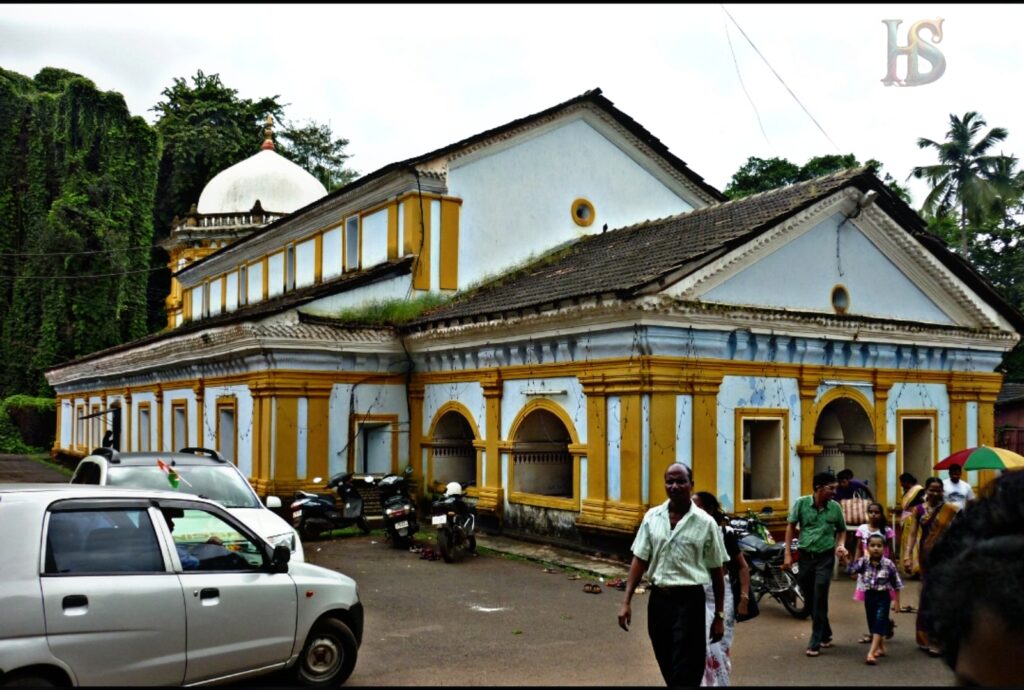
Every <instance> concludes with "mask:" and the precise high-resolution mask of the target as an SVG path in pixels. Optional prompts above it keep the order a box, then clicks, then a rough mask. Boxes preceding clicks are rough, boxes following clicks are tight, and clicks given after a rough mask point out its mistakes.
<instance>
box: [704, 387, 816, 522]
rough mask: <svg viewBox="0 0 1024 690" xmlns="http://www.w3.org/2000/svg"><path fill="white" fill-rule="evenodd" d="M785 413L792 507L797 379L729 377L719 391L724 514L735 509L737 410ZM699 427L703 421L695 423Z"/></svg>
mask: <svg viewBox="0 0 1024 690" xmlns="http://www.w3.org/2000/svg"><path fill="white" fill-rule="evenodd" d="M738 407H756V408H770V409H785V410H787V412H788V416H789V429H788V437H787V444H788V445H787V448H786V451H785V457H784V458H783V459H782V462H783V466H784V467H788V468H789V494H788V496H787V497H786V498H787V500H788V501H789V503H790V504H792V503H793V501H795V500H796V499H797V498H799V497H800V456H799V455H797V453H796V446H797V443H799V441H800V392H799V388H798V386H797V381H796V380H795V379H786V378H777V377H760V376H726V377H724V378H723V379H722V385H721V387H719V389H718V419H717V422H718V444H717V451H718V500H719V502H720V503H721V504H722V510H725V511H727V512H728V511H731V510H734V509H735V507H736V496H735V493H734V492H735V490H736V408H738ZM696 423H697V424H700V423H701V422H700V420H699V419H698V420H696Z"/></svg>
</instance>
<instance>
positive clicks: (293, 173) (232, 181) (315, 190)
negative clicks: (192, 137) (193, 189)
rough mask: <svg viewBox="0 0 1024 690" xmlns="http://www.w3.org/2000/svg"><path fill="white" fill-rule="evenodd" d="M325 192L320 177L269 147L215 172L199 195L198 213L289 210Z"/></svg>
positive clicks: (309, 201)
mask: <svg viewBox="0 0 1024 690" xmlns="http://www.w3.org/2000/svg"><path fill="white" fill-rule="evenodd" d="M325 194H327V190H326V189H325V188H324V186H323V185H322V184H320V182H319V180H317V179H316V178H315V177H313V176H312V175H310V174H309V173H308V172H306V171H305V170H303V169H302V168H301V167H299V166H298V165H296V164H295V163H292V162H291V161H290V160H288V159H287V158H285V157H283V156H281V155H279V154H277V153H275V152H274V151H273V150H271V149H263V150H262V151H260V152H259V153H257V154H256V155H255V156H249V157H248V158H246V159H245V160H244V161H241V162H239V163H235V164H234V165H232V166H231V167H230V168H227V169H226V170H222V171H220V172H219V173H217V174H216V175H215V176H214V178H213V179H212V180H210V181H209V182H208V183H207V185H206V187H204V188H203V193H202V194H200V195H199V204H198V206H197V210H198V211H199V213H245V212H247V211H250V210H252V207H253V204H255V203H256V200H257V199H258V200H259V202H260V206H262V207H263V210H264V211H271V212H274V213H291V212H292V211H295V210H297V209H300V208H302V207H303V206H305V205H306V204H308V203H311V202H313V201H316V200H317V199H319V198H320V197H322V196H324V195H325Z"/></svg>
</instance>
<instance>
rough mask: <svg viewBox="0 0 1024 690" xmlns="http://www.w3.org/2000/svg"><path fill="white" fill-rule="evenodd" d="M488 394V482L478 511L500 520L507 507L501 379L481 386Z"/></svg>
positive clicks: (486, 449)
mask: <svg viewBox="0 0 1024 690" xmlns="http://www.w3.org/2000/svg"><path fill="white" fill-rule="evenodd" d="M480 385H481V387H482V388H483V391H484V405H485V414H486V416H487V418H486V419H485V420H484V434H485V438H484V466H485V471H484V474H486V476H487V480H486V482H485V483H484V485H483V486H482V487H480V493H479V499H478V502H477V510H481V511H484V512H489V513H491V514H493V515H497V516H498V517H499V519H500V517H501V514H502V508H503V507H504V505H505V489H504V487H503V486H502V483H501V450H500V449H499V445H500V443H501V392H502V381H501V375H500V374H498V373H495V374H494V375H492V376H490V377H488V378H486V379H484V380H483V381H481V382H480Z"/></svg>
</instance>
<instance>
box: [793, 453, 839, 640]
mask: <svg viewBox="0 0 1024 690" xmlns="http://www.w3.org/2000/svg"><path fill="white" fill-rule="evenodd" d="M812 486H813V488H814V493H813V494H811V495H810V496H801V497H800V498H798V499H797V500H796V502H795V503H794V504H793V507H792V508H790V509H789V517H788V518H787V520H786V544H785V548H786V552H785V556H784V559H783V563H782V567H783V568H785V569H787V570H788V569H790V568H791V567H792V566H793V554H792V553H791V552H790V545H791V544H792V543H793V537H794V532H795V529H794V527H798V528H799V529H800V569H799V571H798V573H797V580H798V581H799V583H800V589H801V590H802V591H803V594H804V598H805V599H806V600H807V602H808V603H809V604H810V606H811V639H810V642H808V644H807V656H818V654H820V651H819V650H820V649H821V648H822V647H826V648H827V647H831V646H832V626H831V625H830V624H829V622H828V590H829V587H830V586H831V584H832V571H833V569H834V568H835V559H836V558H838V559H839V562H840V563H842V562H843V561H845V560H846V557H847V552H846V547H845V546H844V545H843V544H844V543H845V541H846V520H844V519H843V509H842V507H841V506H840V505H839V504H838V503H836V502H835V501H833V500H832V496H834V495H835V492H836V477H835V475H834V474H832V473H831V472H819V473H818V474H816V475H814V480H813V483H812Z"/></svg>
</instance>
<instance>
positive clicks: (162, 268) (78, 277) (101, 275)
mask: <svg viewBox="0 0 1024 690" xmlns="http://www.w3.org/2000/svg"><path fill="white" fill-rule="evenodd" d="M165 270H167V267H166V266H160V267H158V268H140V269H139V270H137V271H118V272H116V273H82V274H77V275H49V276H31V275H27V276H0V280H22V279H27V280H61V279H67V280H83V279H87V278H114V277H116V276H130V275H136V274H138V273H155V272H157V271H165Z"/></svg>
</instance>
